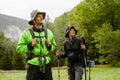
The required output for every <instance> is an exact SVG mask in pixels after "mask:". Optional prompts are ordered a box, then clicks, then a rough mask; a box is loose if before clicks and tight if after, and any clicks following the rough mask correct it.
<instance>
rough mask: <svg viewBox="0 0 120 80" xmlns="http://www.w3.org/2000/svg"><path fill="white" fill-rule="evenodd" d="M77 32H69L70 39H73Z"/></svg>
mask: <svg viewBox="0 0 120 80" xmlns="http://www.w3.org/2000/svg"><path fill="white" fill-rule="evenodd" d="M75 34H76V33H75V30H74V29H70V32H69V37H70V36H71V37H73V36H75Z"/></svg>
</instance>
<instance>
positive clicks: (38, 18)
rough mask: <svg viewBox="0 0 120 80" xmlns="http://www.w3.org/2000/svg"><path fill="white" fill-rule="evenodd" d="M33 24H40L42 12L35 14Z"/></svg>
mask: <svg viewBox="0 0 120 80" xmlns="http://www.w3.org/2000/svg"><path fill="white" fill-rule="evenodd" d="M34 22H35V24H37V25H41V24H43V23H44V19H43V15H42V14H37V15H36V17H35V19H34Z"/></svg>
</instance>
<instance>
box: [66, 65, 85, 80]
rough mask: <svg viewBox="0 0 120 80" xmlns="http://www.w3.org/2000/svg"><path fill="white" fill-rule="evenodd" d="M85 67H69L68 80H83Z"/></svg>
mask: <svg viewBox="0 0 120 80" xmlns="http://www.w3.org/2000/svg"><path fill="white" fill-rule="evenodd" d="M82 74H83V67H81V66H78V65H77V66H72V67H68V79H69V80H82Z"/></svg>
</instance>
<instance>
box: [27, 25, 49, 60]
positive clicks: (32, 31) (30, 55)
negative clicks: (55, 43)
mask: <svg viewBox="0 0 120 80" xmlns="http://www.w3.org/2000/svg"><path fill="white" fill-rule="evenodd" d="M29 31H30V34H31V36H32V39H34V38H35V37H39V38H41V37H45V38H46V39H47V38H48V35H47V28H44V30H43V31H44V34H45V36H35V35H34V30H33V28H32V27H30V28H29ZM33 57H34V54H33V53H31V52H29V53H27V54H26V59H27V60H30V59H32V58H33Z"/></svg>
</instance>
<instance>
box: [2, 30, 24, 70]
mask: <svg viewBox="0 0 120 80" xmlns="http://www.w3.org/2000/svg"><path fill="white" fill-rule="evenodd" d="M0 37H1V38H0V43H1V44H0V52H1V54H0V56H1V58H0V69H4V70H11V69H18V67H21V68H19V69H23V67H24V66H25V65H22V64H23V62H22V63H21V62H20V61H22V58H21V60H19V61H18V62H17V59H16V56H15V55H16V47H15V43H14V42H12V41H11V40H10V39H8V38H6V37H4V34H3V33H2V32H0ZM15 63H18V64H20V65H21V66H20V65H19V66H18V65H17V66H15ZM24 69H25V67H24Z"/></svg>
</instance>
